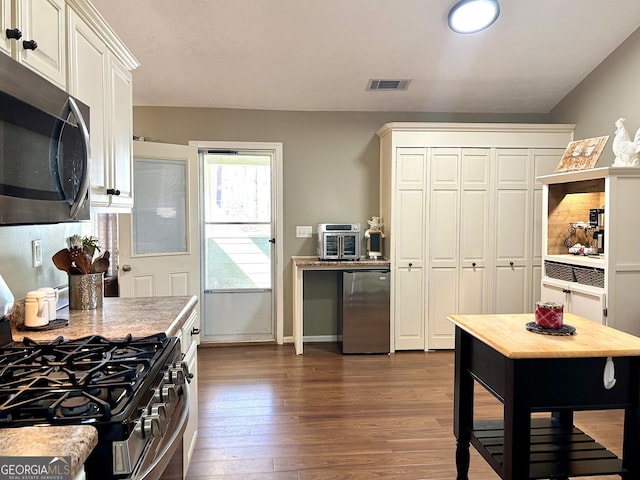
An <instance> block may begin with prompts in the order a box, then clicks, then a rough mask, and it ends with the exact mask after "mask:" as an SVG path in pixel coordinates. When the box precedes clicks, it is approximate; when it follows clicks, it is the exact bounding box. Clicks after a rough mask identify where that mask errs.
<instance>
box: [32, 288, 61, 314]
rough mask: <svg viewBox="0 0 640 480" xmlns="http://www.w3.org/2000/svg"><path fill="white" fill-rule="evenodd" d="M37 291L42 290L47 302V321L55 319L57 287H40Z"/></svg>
mask: <svg viewBox="0 0 640 480" xmlns="http://www.w3.org/2000/svg"><path fill="white" fill-rule="evenodd" d="M37 291H38V292H44V293H45V294H46V295H47V301H48V302H49V321H51V320H55V319H56V315H57V313H56V307H57V306H58V289H57V288H51V287H40V288H39V289H38V290H37Z"/></svg>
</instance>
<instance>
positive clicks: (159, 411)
mask: <svg viewBox="0 0 640 480" xmlns="http://www.w3.org/2000/svg"><path fill="white" fill-rule="evenodd" d="M147 413H148V414H149V415H156V416H157V417H158V418H159V419H160V423H161V424H162V425H164V424H166V423H167V406H166V405H165V404H164V403H152V404H151V405H149V407H148V408H147Z"/></svg>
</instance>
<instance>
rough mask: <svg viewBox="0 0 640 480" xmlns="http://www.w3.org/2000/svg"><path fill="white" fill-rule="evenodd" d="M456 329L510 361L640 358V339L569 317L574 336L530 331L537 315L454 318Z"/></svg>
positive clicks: (453, 316) (464, 316)
mask: <svg viewBox="0 0 640 480" xmlns="http://www.w3.org/2000/svg"><path fill="white" fill-rule="evenodd" d="M448 318H449V320H451V321H452V322H453V323H454V324H455V325H456V326H458V327H460V328H461V329H463V330H464V331H466V332H468V333H469V334H471V335H473V336H474V337H476V338H477V339H479V340H481V341H482V342H484V343H486V344H487V345H489V346H490V347H492V348H493V349H495V350H497V351H498V352H500V353H501V354H502V355H504V356H505V357H507V358H572V357H576V358H578V357H580V358H588V357H626V356H640V337H636V336H634V335H630V334H628V333H625V332H621V331H620V330H616V329H614V328H611V327H607V326H605V325H602V324H600V323H596V322H594V321H591V320H587V319H586V318H582V317H579V316H577V315H573V314H571V313H565V314H564V318H563V323H565V324H566V325H571V326H572V327H575V329H576V331H575V333H574V334H573V335H567V336H555V335H542V334H539V333H533V332H530V331H528V330H527V329H526V327H525V325H526V324H527V323H528V322H533V321H534V314H533V313H521V314H501V315H497V314H496V315H450V316H449V317H448Z"/></svg>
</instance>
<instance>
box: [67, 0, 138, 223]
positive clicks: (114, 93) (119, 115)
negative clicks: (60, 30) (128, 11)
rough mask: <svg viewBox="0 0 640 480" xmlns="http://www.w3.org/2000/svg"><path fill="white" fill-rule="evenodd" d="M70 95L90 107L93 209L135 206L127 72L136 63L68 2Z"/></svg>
mask: <svg viewBox="0 0 640 480" xmlns="http://www.w3.org/2000/svg"><path fill="white" fill-rule="evenodd" d="M68 3H69V4H70V5H71V6H70V7H69V9H68V19H69V20H68V39H67V43H68V50H69V55H68V56H69V62H70V63H69V91H70V93H71V94H72V95H74V96H75V97H77V98H79V99H80V100H81V101H82V102H84V103H86V104H87V105H89V108H90V115H91V119H90V125H89V129H90V132H91V207H92V209H93V210H94V211H103V212H126V211H129V210H130V209H131V207H132V205H133V175H132V166H133V161H132V158H133V145H132V138H133V121H132V110H133V102H132V81H131V69H132V68H135V67H136V66H137V62H136V60H135V59H134V58H133V57H131V56H130V54H128V52H127V51H126V49H125V48H124V46H123V45H122V44H120V43H119V41H118V40H117V39H116V38H115V36H113V34H112V33H111V32H110V30H109V29H108V26H107V25H106V24H104V23H101V22H102V21H101V18H100V17H99V16H98V15H97V14H96V12H95V10H93V9H92V7H90V6H88V5H87V4H86V3H85V2H82V1H79V0H74V1H73V2H71V1H68Z"/></svg>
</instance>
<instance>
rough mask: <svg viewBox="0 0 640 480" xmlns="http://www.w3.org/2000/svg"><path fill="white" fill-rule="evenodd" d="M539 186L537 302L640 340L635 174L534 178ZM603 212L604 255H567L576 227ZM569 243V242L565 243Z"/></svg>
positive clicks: (602, 171)
mask: <svg viewBox="0 0 640 480" xmlns="http://www.w3.org/2000/svg"><path fill="white" fill-rule="evenodd" d="M538 181H539V182H540V183H541V184H542V185H543V189H542V195H543V204H542V205H543V207H542V208H543V209H542V212H543V214H544V215H543V219H542V220H543V221H542V230H543V235H542V252H543V255H542V259H543V262H544V272H543V275H542V279H541V289H542V293H541V297H542V300H546V301H559V302H562V303H564V305H565V311H568V312H572V313H576V314H578V315H580V316H582V317H586V318H589V319H591V320H594V321H596V322H601V323H604V324H606V325H609V326H611V327H614V328H617V329H619V330H622V331H625V332H628V333H631V334H633V335H640V294H639V292H640V249H638V248H637V247H635V243H636V242H635V241H634V239H635V238H638V235H640V214H639V213H638V212H639V210H638V205H640V168H633V167H627V168H613V167H603V168H592V169H588V170H580V171H576V172H566V173H557V174H551V175H545V176H541V177H539V178H538ZM591 209H604V249H603V250H604V251H603V252H602V253H601V254H600V255H597V256H583V255H572V254H570V253H569V251H568V247H567V245H566V244H565V241H566V240H567V237H569V236H570V234H571V232H570V231H569V228H570V227H571V225H572V224H573V223H576V222H585V223H588V222H589V212H590V210H591ZM572 241H573V240H571V239H570V241H569V243H571V242H572Z"/></svg>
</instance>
